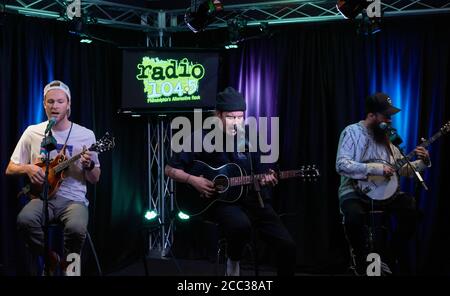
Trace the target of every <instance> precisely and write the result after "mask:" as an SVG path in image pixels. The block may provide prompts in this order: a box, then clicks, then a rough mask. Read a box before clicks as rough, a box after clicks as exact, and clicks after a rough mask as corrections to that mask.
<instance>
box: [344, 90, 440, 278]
mask: <svg viewBox="0 0 450 296" xmlns="http://www.w3.org/2000/svg"><path fill="white" fill-rule="evenodd" d="M399 111H400V109H398V108H396V107H394V106H393V105H392V102H391V99H390V98H389V96H388V95H386V94H384V93H375V94H373V95H371V96H369V97H367V98H366V118H365V120H362V121H360V122H358V123H355V124H351V125H349V126H347V127H346V128H345V129H344V130H343V131H342V133H341V136H340V140H339V145H338V151H337V158H336V170H337V172H338V173H339V174H340V175H341V184H340V187H339V203H340V208H341V212H342V213H343V215H344V224H345V229H346V234H347V237H348V239H349V241H350V243H351V245H352V247H353V249H354V253H355V257H356V270H357V273H358V274H365V273H366V265H367V264H368V263H367V262H366V257H367V254H368V252H369V249H368V244H367V239H368V238H367V231H366V229H367V225H368V221H369V219H370V217H369V215H368V212H369V211H371V210H380V211H384V212H385V213H388V214H394V215H395V216H396V219H397V227H396V230H395V232H394V233H393V238H392V249H391V255H390V256H388V257H389V258H387V259H386V258H384V257H383V256H382V257H381V260H382V261H383V262H384V263H387V262H389V263H390V266H391V267H395V268H396V269H395V270H393V271H392V270H391V272H394V273H395V272H396V273H400V274H403V273H410V272H411V268H410V266H409V260H408V257H407V254H408V252H407V246H408V241H409V240H410V239H411V238H412V236H413V234H414V232H415V228H416V222H417V217H418V215H417V210H416V202H415V198H414V197H413V196H412V195H410V194H408V193H404V192H400V191H396V193H395V194H393V196H392V197H390V198H387V199H384V200H381V199H382V198H381V197H380V198H379V199H380V200H376V199H377V197H374V198H368V197H367V195H369V194H372V193H374V192H371V190H374V191H375V190H376V189H375V188H372V187H370V186H367V187H365V188H364V189H363V190H359V188H358V187H357V186H356V185H355V184H356V182H358V180H367V179H368V178H371V177H375V178H380V179H381V180H386V181H389V180H390V178H393V177H396V176H397V173H398V174H399V175H401V176H409V177H412V176H413V174H414V172H413V170H412V169H411V168H410V167H409V166H408V165H407V164H405V165H403V166H402V167H400V168H398V170H396V169H395V168H394V165H395V164H396V163H398V161H399V160H400V159H402V158H403V156H402V155H401V153H400V151H399V149H398V148H397V147H396V146H395V145H393V143H392V141H391V140H392V137H390V134H389V133H387V132H386V130H387V128H389V127H390V124H391V116H392V115H394V114H396V113H398V112H399ZM414 151H415V154H416V156H417V157H418V159H417V160H415V161H412V162H411V164H412V165H413V166H414V167H415V169H416V170H417V171H422V170H424V169H425V168H426V167H429V166H431V163H430V157H429V154H428V151H427V150H426V149H425V148H423V147H420V146H418V147H416V149H415V150H414ZM369 183H370V182H369ZM374 184H375V183H374ZM369 185H371V184H369ZM364 190H365V191H364ZM378 190H380V192H382V190H381V189H380V188H378ZM393 262H397V263H398V264H397V266H393V265H394V264H393ZM388 265H389V264H388Z"/></svg>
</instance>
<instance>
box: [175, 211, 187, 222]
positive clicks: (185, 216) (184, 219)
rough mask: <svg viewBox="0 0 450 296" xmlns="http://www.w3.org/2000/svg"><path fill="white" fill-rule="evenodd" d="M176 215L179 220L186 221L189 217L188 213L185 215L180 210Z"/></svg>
mask: <svg viewBox="0 0 450 296" xmlns="http://www.w3.org/2000/svg"><path fill="white" fill-rule="evenodd" d="M177 216H178V219H179V220H181V221H187V220H189V219H190V217H189V215H186V214H185V213H183V212H182V211H179V212H178V214H177Z"/></svg>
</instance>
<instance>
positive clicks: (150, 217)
mask: <svg viewBox="0 0 450 296" xmlns="http://www.w3.org/2000/svg"><path fill="white" fill-rule="evenodd" d="M144 217H145V219H146V220H147V221H153V220H155V218H156V217H158V213H157V212H156V211H155V210H148V211H147V212H145V215H144Z"/></svg>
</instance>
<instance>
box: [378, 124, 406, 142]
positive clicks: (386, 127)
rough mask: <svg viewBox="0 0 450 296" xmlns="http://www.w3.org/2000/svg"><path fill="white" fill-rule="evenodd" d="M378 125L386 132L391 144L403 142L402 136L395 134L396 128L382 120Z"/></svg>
mask: <svg viewBox="0 0 450 296" xmlns="http://www.w3.org/2000/svg"><path fill="white" fill-rule="evenodd" d="M378 126H379V127H380V129H381V130H383V131H385V132H386V133H387V135H388V136H389V140H390V141H391V143H392V144H394V145H395V146H399V145H400V144H401V143H403V140H402V138H401V137H400V136H399V135H398V134H397V129H395V128H393V127H392V126H391V125H389V124H387V123H386V122H382V123H380V124H379V125H378Z"/></svg>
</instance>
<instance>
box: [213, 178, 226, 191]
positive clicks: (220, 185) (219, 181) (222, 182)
mask: <svg viewBox="0 0 450 296" xmlns="http://www.w3.org/2000/svg"><path fill="white" fill-rule="evenodd" d="M214 187H215V188H216V190H217V192H218V193H222V192H224V191H226V190H227V188H228V178H227V177H226V176H217V178H216V179H215V180H214Z"/></svg>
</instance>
